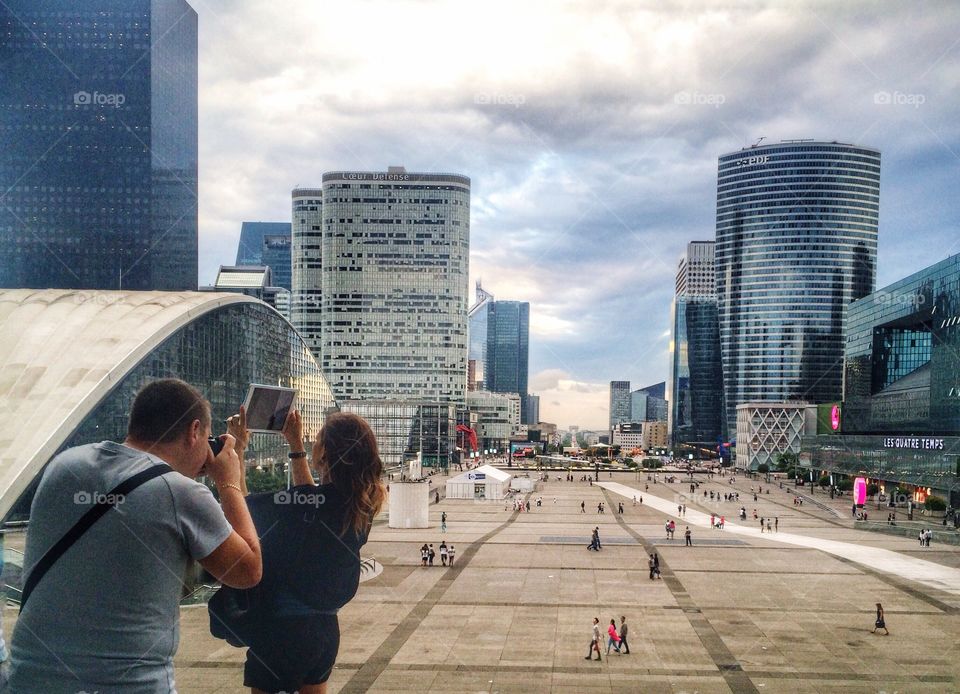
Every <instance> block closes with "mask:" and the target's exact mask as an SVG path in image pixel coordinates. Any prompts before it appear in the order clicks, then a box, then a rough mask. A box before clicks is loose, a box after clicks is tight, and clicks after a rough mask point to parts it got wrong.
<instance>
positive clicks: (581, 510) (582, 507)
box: [580, 501, 587, 513]
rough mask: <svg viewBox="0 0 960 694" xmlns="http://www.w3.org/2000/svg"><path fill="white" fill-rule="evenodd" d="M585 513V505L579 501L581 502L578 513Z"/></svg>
mask: <svg viewBox="0 0 960 694" xmlns="http://www.w3.org/2000/svg"><path fill="white" fill-rule="evenodd" d="M586 512H587V507H586V503H585V502H583V501H581V502H580V513H586Z"/></svg>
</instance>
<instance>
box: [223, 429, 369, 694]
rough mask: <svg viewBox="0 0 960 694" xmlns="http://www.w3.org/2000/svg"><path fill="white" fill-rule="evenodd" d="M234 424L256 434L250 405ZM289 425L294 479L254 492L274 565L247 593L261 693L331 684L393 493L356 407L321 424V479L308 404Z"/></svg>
mask: <svg viewBox="0 0 960 694" xmlns="http://www.w3.org/2000/svg"><path fill="white" fill-rule="evenodd" d="M229 431H230V432H231V433H233V432H234V431H236V433H237V434H238V436H237V446H238V448H240V444H241V443H243V444H245V443H246V440H247V438H248V437H247V436H246V435H244V434H248V433H249V432H247V431H246V417H245V413H244V411H243V410H241V412H240V414H239V415H237V416H236V417H232V418H231V419H230V428H229ZM282 434H283V436H284V438H286V440H287V443H289V444H290V454H289V455H290V468H291V473H292V479H293V486H292V487H291V488H290V489H288V490H286V491H282V492H276V493H273V492H267V493H264V494H256V495H252V496H250V497H249V498H248V506H249V508H250V514H251V516H252V517H253V520H254V524H255V525H256V527H257V531H258V534H259V535H260V538H261V547H262V552H263V564H264V566H263V580H262V581H261V582H260V585H258V586H257V587H256V588H255V589H252V590H251V591H248V594H247V596H246V598H247V599H248V603H246V604H249V606H250V618H251V619H252V621H253V625H252V626H253V627H254V628H246V629H244V632H245V634H249V635H248V636H245V638H244V639H243V640H244V641H246V643H247V645H249V647H250V648H249V650H248V651H247V661H246V665H245V667H244V677H243V683H244V685H245V686H247V687H250V688H251V690H252V692H254V694H258V693H259V692H280V691H290V692H292V691H299V692H300V694H324V693H325V692H326V691H327V685H326V682H327V679H328V678H329V677H330V673H331V671H332V670H333V665H334V663H335V662H336V658H337V651H338V649H339V646H340V625H339V623H338V621H337V610H338V609H339V608H340V607H342V606H343V605H345V604H346V603H347V602H349V601H350V600H351V599H352V598H353V596H354V595H355V594H356V592H357V586H358V585H359V582H360V548H361V547H362V546H363V545H364V543H365V542H366V541H367V534H368V533H369V531H370V524H371V522H372V521H373V518H374V516H375V515H376V514H377V513H378V512H379V511H380V507H381V505H382V504H383V501H384V497H385V490H384V487H383V484H382V482H381V481H380V476H381V473H382V472H383V464H382V462H381V460H380V455H379V453H378V450H377V441H376V438H375V437H374V435H373V431H372V430H371V429H370V426H369V425H368V424H367V423H366V421H364V420H363V419H362V418H360V417H358V416H357V415H355V414H348V413H342V412H338V413H335V414H331V415H330V416H329V417H328V418H327V420H326V422H325V423H324V425H323V428H322V429H321V430H320V433H319V434H318V436H317V440H316V442H315V443H314V444H313V451H312V456H311V458H312V461H311V462H312V465H313V469H314V470H315V471H316V473H317V475H318V477H319V479H320V484H319V485H318V484H316V483H315V482H314V479H313V475H312V474H311V471H310V464H309V463H308V460H307V454H306V451H305V447H304V443H303V425H302V423H301V420H300V413H299V412H297V411H296V410H293V411H291V412H290V414H289V416H288V417H287V419H286V422H285V423H284V426H283V431H282ZM238 452H240V453H241V458H242V448H241V449H240V451H238ZM221 590H224V589H221ZM247 626H248V627H249V626H251V625H247Z"/></svg>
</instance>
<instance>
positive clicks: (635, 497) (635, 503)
mask: <svg viewBox="0 0 960 694" xmlns="http://www.w3.org/2000/svg"><path fill="white" fill-rule="evenodd" d="M633 505H634V506H636V505H637V495H636V494H634V495H633Z"/></svg>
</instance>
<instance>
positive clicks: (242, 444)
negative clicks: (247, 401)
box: [227, 405, 250, 496]
mask: <svg viewBox="0 0 960 694" xmlns="http://www.w3.org/2000/svg"><path fill="white" fill-rule="evenodd" d="M227 433H228V434H230V435H231V436H232V437H233V438H234V439H236V443H235V444H234V446H233V450H234V451H236V453H237V457H238V458H240V493H241V494H243V495H244V496H246V495H247V494H248V492H247V467H246V464H245V463H244V462H243V454H244V451H246V450H247V444H248V443H249V442H250V430H249V429H247V411H246V410H245V409H244V407H243V405H241V406H240V414H235V415H233V416H232V417H230V418H229V419H228V420H227Z"/></svg>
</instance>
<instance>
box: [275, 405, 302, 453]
mask: <svg viewBox="0 0 960 694" xmlns="http://www.w3.org/2000/svg"><path fill="white" fill-rule="evenodd" d="M280 433H281V434H283V438H285V439H286V440H287V443H288V444H289V445H290V450H291V451H292V452H294V453H298V452H300V451H302V450H304V446H303V422H302V421H301V419H300V411H299V410H290V414H288V415H287V419H286V421H284V423H283V429H281V431H280Z"/></svg>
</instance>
